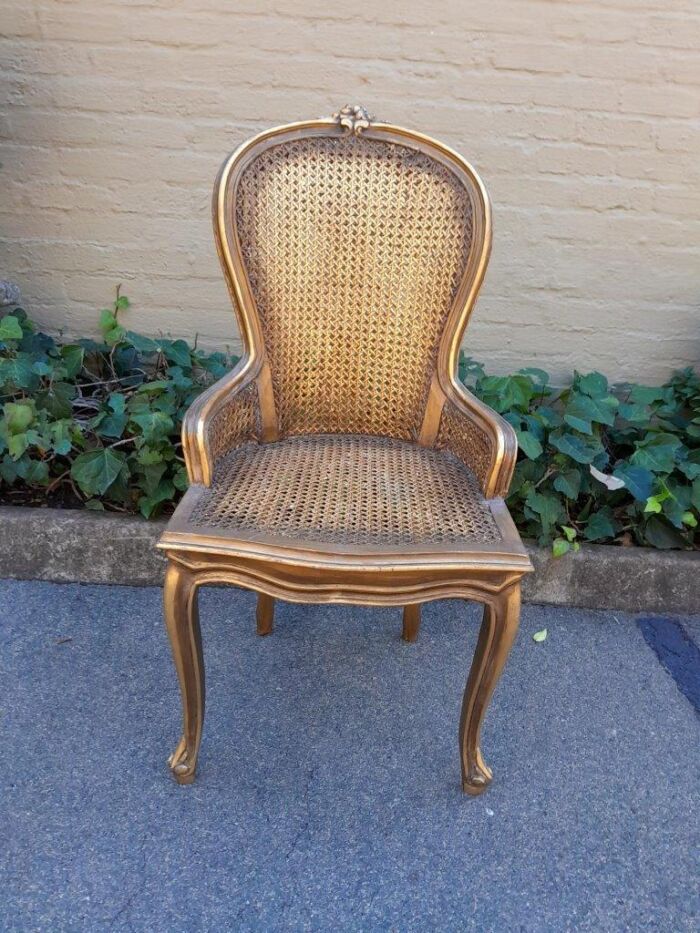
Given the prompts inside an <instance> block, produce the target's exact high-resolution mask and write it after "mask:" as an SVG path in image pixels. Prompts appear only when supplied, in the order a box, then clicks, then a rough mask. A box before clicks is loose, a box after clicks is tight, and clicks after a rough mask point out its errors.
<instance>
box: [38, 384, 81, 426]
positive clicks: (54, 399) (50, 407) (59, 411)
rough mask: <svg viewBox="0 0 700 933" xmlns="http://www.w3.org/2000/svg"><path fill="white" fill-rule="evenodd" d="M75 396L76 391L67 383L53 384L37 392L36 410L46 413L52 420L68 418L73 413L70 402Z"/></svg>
mask: <svg viewBox="0 0 700 933" xmlns="http://www.w3.org/2000/svg"><path fill="white" fill-rule="evenodd" d="M76 395H77V389H76V388H75V386H74V385H71V384H70V383H68V382H54V383H53V385H52V386H51V387H50V388H48V389H44V390H42V391H41V392H37V395H36V406H37V408H40V409H43V410H44V411H47V412H48V413H49V414H50V415H51V416H52V417H53V418H56V419H61V418H70V416H71V414H72V413H73V406H72V405H71V402H72V400H73V399H74V398H75V396H76Z"/></svg>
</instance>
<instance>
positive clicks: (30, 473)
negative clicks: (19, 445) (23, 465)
mask: <svg viewBox="0 0 700 933" xmlns="http://www.w3.org/2000/svg"><path fill="white" fill-rule="evenodd" d="M24 479H25V481H26V482H27V483H28V484H29V485H30V486H46V485H48V482H49V465H48V463H45V462H44V461H43V460H30V461H29V462H28V464H27V469H26V472H25V475H24Z"/></svg>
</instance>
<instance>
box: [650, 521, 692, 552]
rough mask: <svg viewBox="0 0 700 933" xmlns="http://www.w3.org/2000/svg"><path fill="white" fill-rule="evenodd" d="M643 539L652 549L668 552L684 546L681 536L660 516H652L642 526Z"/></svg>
mask: <svg viewBox="0 0 700 933" xmlns="http://www.w3.org/2000/svg"><path fill="white" fill-rule="evenodd" d="M644 538H645V540H646V542H647V544H650V545H651V546H652V547H656V548H662V549H664V550H668V549H669V548H682V547H685V546H686V541H685V538H684V537H683V535H682V534H681V533H680V532H679V531H678V530H677V529H676V528H674V527H673V525H672V524H671V523H670V522H669V521H668V519H666V518H664V517H663V516H662V515H652V516H651V518H650V519H649V521H648V522H647V523H646V525H645V526H644Z"/></svg>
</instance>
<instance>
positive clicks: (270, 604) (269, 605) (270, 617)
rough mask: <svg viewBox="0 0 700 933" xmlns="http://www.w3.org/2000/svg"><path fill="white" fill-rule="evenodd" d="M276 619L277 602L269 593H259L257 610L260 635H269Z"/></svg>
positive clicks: (256, 616)
mask: <svg viewBox="0 0 700 933" xmlns="http://www.w3.org/2000/svg"><path fill="white" fill-rule="evenodd" d="M274 618H275V600H274V598H273V597H272V596H268V595H267V593H258V605H257V608H256V610H255V620H256V623H257V631H258V635H269V634H270V633H271V632H272V626H273V623H274Z"/></svg>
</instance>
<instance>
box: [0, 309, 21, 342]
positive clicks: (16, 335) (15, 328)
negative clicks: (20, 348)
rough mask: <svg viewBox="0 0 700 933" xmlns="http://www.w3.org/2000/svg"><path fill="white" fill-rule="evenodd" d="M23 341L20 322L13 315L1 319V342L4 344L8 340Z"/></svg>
mask: <svg viewBox="0 0 700 933" xmlns="http://www.w3.org/2000/svg"><path fill="white" fill-rule="evenodd" d="M21 339H22V328H21V326H20V323H19V321H18V320H17V318H16V317H15V316H14V315H13V314H6V315H5V317H4V318H1V319H0V340H2V341H3V343H4V342H6V341H8V340H21Z"/></svg>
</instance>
